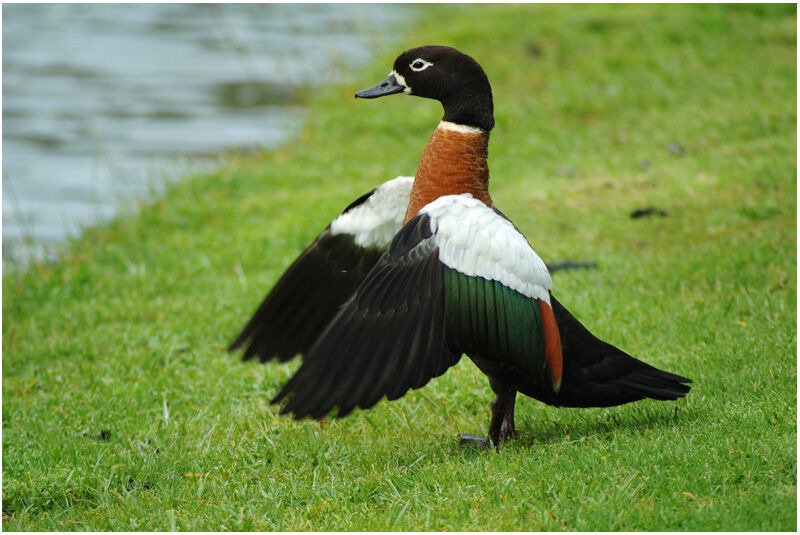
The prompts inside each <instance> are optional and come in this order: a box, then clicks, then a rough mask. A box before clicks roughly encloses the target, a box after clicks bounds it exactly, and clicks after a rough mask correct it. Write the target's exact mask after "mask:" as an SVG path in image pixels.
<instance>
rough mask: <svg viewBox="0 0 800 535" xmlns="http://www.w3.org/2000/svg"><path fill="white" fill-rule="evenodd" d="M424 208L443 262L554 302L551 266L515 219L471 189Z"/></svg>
mask: <svg viewBox="0 0 800 535" xmlns="http://www.w3.org/2000/svg"><path fill="white" fill-rule="evenodd" d="M420 213H421V214H427V215H428V216H429V217H430V225H431V231H432V232H433V233H434V238H433V239H434V240H435V242H436V244H437V246H438V247H439V260H440V261H441V262H442V263H443V264H445V265H446V266H448V267H450V268H452V269H455V270H457V271H459V272H461V273H463V274H465V275H469V276H478V277H483V278H485V279H489V280H495V281H498V282H501V283H503V284H505V285H506V286H508V287H509V288H511V289H512V290H516V291H518V292H520V293H522V294H523V295H526V296H528V297H535V298H537V299H541V300H542V301H544V302H546V303H547V304H548V305H549V304H550V289H551V288H552V286H553V281H552V279H551V278H550V273H549V272H548V271H547V266H545V264H544V262H543V261H542V259H541V258H539V255H537V254H536V252H535V251H534V250H533V248H532V247H531V246H530V244H529V243H528V241H527V240H526V239H525V237H524V236H523V235H522V234H520V232H519V231H518V230H517V229H516V228H514V225H513V224H511V222H510V221H508V220H507V219H505V218H503V217H502V216H500V215H499V214H498V213H497V212H495V211H494V210H492V209H491V208H489V207H488V206H486V205H485V204H483V203H482V202H481V201H479V200H477V199H475V198H474V197H472V195H470V194H469V193H463V194H461V195H447V196H444V197H439V198H438V199H436V200H435V201H433V202H432V203H430V204H428V205H426V206H425V207H424V208H422V210H420Z"/></svg>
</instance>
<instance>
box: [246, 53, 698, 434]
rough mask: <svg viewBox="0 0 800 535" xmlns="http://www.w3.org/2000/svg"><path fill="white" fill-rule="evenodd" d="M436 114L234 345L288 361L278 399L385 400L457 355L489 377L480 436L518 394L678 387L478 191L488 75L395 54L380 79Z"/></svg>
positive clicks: (562, 399)
mask: <svg viewBox="0 0 800 535" xmlns="http://www.w3.org/2000/svg"><path fill="white" fill-rule="evenodd" d="M399 92H404V93H410V94H413V95H418V96H423V97H427V98H435V99H437V100H439V101H440V102H442V104H443V106H444V109H445V115H444V118H443V120H442V121H441V122H440V123H439V125H438V126H437V128H436V129H435V130H434V133H433V135H432V136H431V138H430V139H429V141H428V144H427V146H426V148H425V151H424V152H423V155H422V157H421V159H420V163H419V166H418V168H417V172H416V174H415V177H414V178H413V179H411V178H410V177H398V178H396V179H394V180H391V181H389V182H386V183H384V184H382V185H381V186H379V187H378V188H376V189H375V190H373V191H372V192H370V193H369V194H366V195H364V196H362V197H360V198H359V199H358V200H357V201H355V202H354V203H353V204H351V205H350V206H349V207H348V208H347V209H346V210H345V211H344V212H343V213H342V215H340V216H339V217H337V218H336V219H335V220H334V221H333V222H332V223H331V225H330V226H329V227H328V228H327V229H325V231H323V233H322V234H320V236H319V237H318V238H317V239H316V240H315V241H314V243H312V245H311V246H309V248H308V249H307V250H306V251H305V252H304V253H303V254H302V255H301V256H300V257H299V258H298V259H297V260H296V261H295V263H294V264H293V265H292V266H291V267H290V268H289V270H288V271H287V272H286V274H284V276H283V277H282V278H281V280H280V281H278V283H277V284H276V286H275V288H273V290H272V291H271V292H270V294H269V295H268V296H267V298H266V299H265V301H264V302H263V303H262V305H261V306H260V307H259V309H258V310H257V311H256V314H255V315H254V316H253V318H252V319H251V320H250V322H249V323H248V325H247V326H246V327H245V329H244V330H243V331H242V333H241V334H240V335H239V337H238V338H237V339H236V341H234V343H233V344H232V346H231V348H232V349H235V348H237V347H239V346H241V345H244V344H248V345H249V347H248V349H247V351H246V352H245V358H251V357H253V356H256V355H258V356H259V357H260V359H261V360H262V361H267V360H270V359H271V358H277V359H278V360H281V361H283V360H288V359H290V358H292V357H293V356H294V355H295V354H302V355H303V363H302V365H301V366H300V368H299V369H298V371H297V373H296V374H295V375H294V377H292V379H291V380H290V381H289V382H288V383H287V384H286V385H285V386H284V388H283V389H282V390H281V391H280V392H279V393H278V395H277V396H276V397H275V399H274V400H273V401H275V402H279V401H282V400H284V399H286V400H287V401H286V403H285V405H284V407H283V412H284V413H292V414H294V416H295V417H298V418H299V417H304V416H311V417H314V418H321V417H324V416H325V415H326V414H328V413H329V412H331V411H332V410H334V409H335V408H336V409H338V410H337V413H336V414H337V415H338V416H344V415H346V414H348V413H350V412H351V411H352V410H353V409H354V408H356V407H360V408H362V409H367V408H369V407H371V406H373V405H374V404H375V403H377V402H378V401H379V400H380V399H381V398H382V397H384V396H386V397H387V398H388V399H390V400H392V399H396V398H399V397H400V396H402V395H403V394H405V393H406V392H407V391H408V390H409V389H411V388H420V387H421V386H423V385H425V384H426V383H427V382H428V381H429V380H430V379H431V378H433V377H436V376H438V375H441V374H442V373H444V372H445V371H446V370H447V369H448V368H449V367H450V366H452V365H454V364H455V363H456V362H458V360H459V359H460V357H461V355H462V354H466V355H468V356H469V357H470V359H471V360H472V361H473V362H474V363H475V364H476V365H477V366H478V368H480V370H481V371H482V372H483V373H485V374H486V375H487V376H488V378H489V383H490V386H491V388H492V389H493V391H494V392H495V394H496V395H497V398H496V399H495V401H494V402H493V403H492V421H491V423H490V428H489V438H490V439H491V440H492V441H493V442H494V443H499V442H502V441H503V440H505V439H507V438H510V437H513V436H515V429H514V403H515V396H516V393H517V392H521V393H523V394H525V395H527V396H530V397H533V398H536V399H538V400H540V401H543V402H545V403H548V404H550V405H556V406H570V407H589V406H610V405H618V404H622V403H627V402H630V401H635V400H638V399H642V398H647V397H649V398H654V399H662V400H667V399H676V398H679V397H683V396H684V395H685V394H686V393H687V392H688V391H689V386H687V385H686V384H685V383H688V382H689V380H688V379H686V378H684V377H681V376H679V375H675V374H671V373H669V372H664V371H661V370H658V369H656V368H654V367H652V366H649V365H648V364H645V363H643V362H641V361H639V360H637V359H634V358H633V357H630V356H629V355H627V354H626V353H624V352H623V351H621V350H619V349H617V348H615V347H614V346H612V345H610V344H607V343H605V342H603V341H601V340H599V339H597V338H596V337H594V336H593V335H592V334H591V333H589V331H588V330H587V329H586V328H585V327H583V325H581V324H580V322H578V320H577V319H575V317H574V316H573V315H572V314H570V312H569V311H568V310H567V309H566V308H564V307H563V306H562V305H561V304H560V303H559V302H558V301H557V300H556V299H555V298H554V297H553V296H552V294H551V289H552V280H551V278H550V274H549V272H548V270H547V267H546V266H545V264H544V262H542V260H541V259H540V258H539V256H538V255H537V254H536V253H535V252H534V250H533V248H532V247H531V246H530V244H529V243H528V241H527V240H526V239H525V237H524V236H523V235H522V234H521V233H520V232H519V230H518V229H517V228H516V227H515V226H514V225H513V224H512V223H511V222H510V221H509V220H508V218H506V217H505V215H503V214H502V213H501V212H500V211H499V210H497V209H496V208H495V207H494V206H493V204H492V200H491V197H490V195H489V190H488V182H489V168H488V164H487V154H488V141H489V131H490V130H491V129H492V127H493V126H494V118H493V115H492V114H493V103H492V96H491V88H490V86H489V82H488V80H487V79H486V75H485V74H484V72H483V70H482V69H481V67H480V66H479V65H478V64H477V63H476V62H475V61H474V60H473V59H472V58H470V57H469V56H466V55H464V54H462V53H460V52H458V51H456V50H455V49H452V48H448V47H420V48H417V49H412V50H409V51H407V52H405V53H403V54H402V55H401V56H400V57H398V59H397V60H396V61H395V65H394V70H393V71H392V73H391V74H390V75H389V77H387V79H386V80H384V81H383V82H382V83H381V84H379V85H377V86H375V87H373V88H370V89H366V90H364V91H361V92H359V93H357V96H361V97H363V98H376V97H379V96H384V95H389V94H394V93H399Z"/></svg>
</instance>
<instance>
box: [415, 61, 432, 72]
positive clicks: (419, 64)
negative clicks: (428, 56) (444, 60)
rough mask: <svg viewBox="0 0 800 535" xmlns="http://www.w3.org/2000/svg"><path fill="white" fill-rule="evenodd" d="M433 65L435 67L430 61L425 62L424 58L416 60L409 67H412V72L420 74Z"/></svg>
mask: <svg viewBox="0 0 800 535" xmlns="http://www.w3.org/2000/svg"><path fill="white" fill-rule="evenodd" d="M431 65H433V63H431V62H430V61H425V60H424V59H422V58H417V59H415V60H414V61H412V62H411V64H410V65H409V67H411V70H412V71H414V72H419V71H424V70H425V69H427V68H428V67H430V66H431Z"/></svg>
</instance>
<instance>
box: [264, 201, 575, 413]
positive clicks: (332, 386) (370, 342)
mask: <svg viewBox="0 0 800 535" xmlns="http://www.w3.org/2000/svg"><path fill="white" fill-rule="evenodd" d="M550 284H551V281H550V275H549V274H548V272H547V269H546V267H545V265H544V263H543V262H542V261H541V259H539V257H538V256H537V255H536V253H535V252H533V249H531V247H530V245H528V243H527V241H525V238H524V237H522V235H521V234H519V232H518V231H517V230H516V229H514V227H513V225H512V224H511V223H510V222H508V221H507V220H506V219H505V218H503V217H502V216H501V215H499V214H497V213H496V212H495V211H493V210H492V209H491V208H488V207H486V206H485V205H484V204H483V203H481V202H480V201H477V200H475V199H473V198H472V197H471V196H469V195H468V194H467V195H453V196H446V197H441V198H440V199H437V200H436V201H434V202H433V203H431V204H429V205H428V206H426V207H425V208H423V209H422V210H421V211H420V213H419V214H418V215H417V216H415V217H414V218H413V219H411V221H409V222H408V223H407V224H406V225H405V226H404V227H403V229H402V230H401V231H400V232H399V233H398V234H397V236H395V238H394V240H393V242H392V245H391V247H390V249H389V251H388V252H387V253H384V255H383V256H382V257H381V259H380V260H379V261H378V263H377V264H376V265H375V267H374V268H373V269H372V271H371V272H370V273H369V275H367V277H366V279H365V280H364V282H363V283H362V284H361V286H360V287H359V288H358V290H357V291H356V293H355V294H354V295H353V296H352V297H351V298H350V299H349V300H348V301H347V303H346V304H345V305H344V306H343V308H342V310H341V311H340V312H339V313H338V314H337V315H336V316H335V317H334V319H333V320H332V321H331V323H330V324H329V325H328V326H327V328H326V329H325V331H324V332H323V333H322V334H321V335H320V337H319V339H318V340H317V341H316V342H315V343H314V345H313V347H311V349H310V350H309V352H308V354H307V355H306V357H305V359H304V361H303V364H302V365H301V366H300V368H299V369H298V371H297V373H296V374H295V375H294V377H292V379H291V380H290V381H289V382H288V383H287V384H286V385H285V386H284V388H283V389H282V390H281V391H280V392H279V393H278V395H277V396H276V397H275V399H273V402H279V401H281V400H283V399H288V401H287V402H286V404H285V406H284V407H283V410H282V412H283V413H292V414H294V416H295V417H297V418H301V417H304V416H311V417H313V418H321V417H323V416H325V415H326V414H327V413H328V412H330V411H331V410H333V408H334V407H338V412H337V416H344V415H346V414H348V413H349V412H350V411H352V410H353V409H354V408H355V407H360V408H362V409H366V408H369V407H371V406H373V405H374V404H375V403H377V402H378V401H379V400H380V399H381V398H382V397H383V396H386V397H387V398H388V399H390V400H391V399H396V398H398V397H400V396H402V395H403V394H405V393H406V392H407V391H408V390H409V389H411V388H419V387H421V386H423V385H425V384H426V383H427V382H428V381H429V380H430V379H431V378H433V377H436V376H438V375H441V374H442V373H444V372H445V371H446V370H447V369H448V368H449V367H450V366H452V365H454V364H455V363H456V362H458V360H459V358H460V357H461V354H462V352H465V351H466V352H468V353H470V354H473V353H476V354H480V355H481V356H483V357H485V358H488V359H493V360H495V361H497V362H499V363H501V364H502V365H504V366H507V367H509V368H511V369H518V370H519V373H522V374H525V375H526V376H531V377H533V378H534V379H536V380H541V382H544V380H545V379H547V380H549V381H551V383H550V384H551V388H557V381H556V377H555V376H556V374H555V371H554V370H555V364H557V365H558V379H559V380H560V369H561V361H560V359H561V353H560V342H559V341H558V331H557V329H556V330H555V331H554V336H555V341H554V342H553V344H555V345H553V344H548V333H551V335H552V334H553V331H552V329H548V326H547V322H548V320H549V319H550V318H551V317H552V311H550V313H549V315H548V314H546V313H543V310H544V308H543V306H542V304H544V305H545V306H546V310H548V311H549V310H550V308H549V302H550V301H549V290H550ZM553 327H554V324H553ZM551 341H552V340H551ZM556 346H557V347H556ZM548 348H550V349H551V350H552V351H550V353H553V351H555V350H556V349H557V355H556V354H555V353H553V354H552V355H549V354H548ZM551 357H552V361H551ZM556 358H557V362H556V360H555V359H556ZM548 370H549V371H548Z"/></svg>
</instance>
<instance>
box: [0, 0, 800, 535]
mask: <svg viewBox="0 0 800 535" xmlns="http://www.w3.org/2000/svg"><path fill="white" fill-rule="evenodd" d="M434 43H437V44H439V43H441V44H450V45H453V46H456V47H457V48H460V49H462V50H463V51H465V52H467V53H469V54H470V55H472V56H474V57H475V58H476V59H477V60H478V61H479V62H480V63H481V64H482V65H483V66H484V68H485V70H486V72H487V74H488V76H489V79H490V81H491V82H492V85H493V90H494V97H495V114H496V120H497V126H496V128H495V130H494V131H493V134H492V141H491V144H490V156H489V158H490V161H489V164H490V168H491V175H492V186H491V191H492V195H493V198H494V200H495V203H496V204H497V206H498V207H499V208H500V209H502V210H503V211H504V212H505V213H506V214H508V215H509V217H511V219H512V220H514V221H515V223H516V224H517V225H518V226H519V228H520V229H521V230H522V231H523V232H524V233H525V234H526V235H527V236H528V238H529V240H530V242H531V243H532V244H533V245H534V247H535V249H536V250H537V252H538V253H539V255H540V256H542V258H544V259H545V260H546V261H548V262H554V261H563V260H575V261H594V262H597V264H598V267H597V269H592V270H581V271H570V272H557V273H555V274H554V276H553V279H554V290H553V293H554V294H555V295H556V296H557V297H558V298H559V300H560V301H561V302H562V303H564V304H565V305H566V306H567V307H568V308H570V309H571V310H572V312H573V313H574V314H575V315H576V316H577V317H578V318H579V319H581V320H582V321H583V322H584V323H585V324H586V325H587V326H588V327H589V328H590V329H591V330H592V331H593V332H594V333H595V334H597V335H598V336H600V337H601V338H603V339H605V340H608V341H609V342H611V343H613V344H615V345H617V346H620V347H622V348H623V349H625V350H626V351H627V352H629V353H630V354H632V355H634V356H637V357H638V358H641V359H642V360H645V361H647V362H649V363H652V364H654V365H656V366H658V367H660V368H664V369H667V370H669V371H673V372H675V373H679V374H681V375H685V376H688V377H690V378H692V379H693V381H694V384H693V387H694V388H693V390H692V391H691V393H690V394H689V395H688V397H687V398H685V399H683V400H679V401H677V402H667V403H665V402H657V401H651V400H647V401H642V402H638V403H634V404H630V405H626V406H622V407H614V408H607V409H556V408H553V407H548V406H545V405H543V404H541V403H538V402H536V401H534V400H532V399H529V398H521V399H519V401H518V403H517V414H516V419H517V428H518V431H519V438H518V440H516V441H513V442H511V443H508V444H506V445H504V446H502V447H501V448H500V449H499V451H480V450H477V449H468V450H465V451H461V450H460V449H459V447H458V440H457V434H458V433H459V432H468V433H483V432H485V431H486V427H487V425H488V417H489V415H488V405H489V402H490V401H491V399H492V397H493V396H492V394H491V390H490V389H489V387H488V383H487V381H486V379H485V378H484V377H483V376H482V374H481V373H480V372H479V371H478V370H477V369H476V368H475V367H474V366H473V365H472V364H471V363H470V362H469V361H468V359H463V360H462V362H461V363H460V364H459V365H457V366H456V367H455V368H453V369H451V370H450V371H448V372H447V373H446V374H445V375H444V376H442V377H440V378H438V379H435V380H433V381H431V382H430V383H429V384H428V385H427V386H425V387H424V388H423V389H420V390H417V391H413V392H411V393H409V394H407V395H406V396H405V397H404V398H402V399H400V400H399V401H395V402H391V403H390V402H387V401H385V400H384V401H382V402H380V403H379V404H378V405H377V406H376V407H375V408H373V409H372V410H369V411H356V412H355V413H353V414H352V415H351V416H349V417H347V418H345V419H342V420H325V421H322V422H313V421H301V422H295V421H293V420H291V419H289V418H285V417H279V416H278V409H277V407H274V406H271V405H269V403H268V401H269V399H270V398H271V396H272V395H274V393H275V392H276V391H277V389H278V387H279V386H280V385H281V384H283V383H284V382H285V381H286V380H287V379H288V377H289V376H290V375H291V373H292V371H293V370H294V369H295V367H296V365H297V363H296V362H295V363H289V364H284V365H276V364H271V365H268V366H261V365H258V364H254V363H242V362H240V360H239V357H238V356H237V355H230V354H228V353H226V352H225V347H226V345H227V344H228V343H229V342H230V341H231V339H232V338H233V337H234V336H235V335H236V334H237V332H238V330H239V328H240V327H242V325H243V323H244V322H245V321H246V320H247V319H248V317H249V314H250V313H251V312H252V311H253V309H254V308H255V306H256V305H257V304H258V303H259V302H260V300H261V298H262V297H263V295H264V294H265V293H266V291H267V290H268V289H269V288H270V287H271V285H272V284H273V283H274V282H275V281H276V280H277V278H278V277H279V276H280V274H281V273H282V272H283V270H284V269H285V268H286V267H287V266H288V265H289V263H290V262H291V261H292V260H293V259H294V258H295V257H296V256H297V254H298V253H299V252H300V251H301V250H302V249H303V248H304V247H305V245H307V244H308V243H309V242H310V240H312V239H313V238H314V236H316V234H317V233H318V232H319V231H320V230H321V229H322V228H324V227H325V225H326V224H327V223H328V222H329V221H330V220H331V218H332V217H334V216H335V215H336V214H337V213H338V212H340V211H341V210H342V209H343V208H344V207H345V206H346V205H347V204H348V203H349V202H350V201H351V200H352V199H354V198H355V197H356V196H358V195H360V194H361V193H363V192H365V191H368V190H369V189H371V188H372V187H374V186H375V185H376V184H378V183H379V182H382V181H384V180H387V179H389V178H393V177H394V176H397V175H398V174H411V173H413V172H414V169H415V166H416V163H417V161H418V159H419V156H420V154H421V152H422V149H423V147H424V145H425V142H426V140H427V137H428V135H429V134H430V132H431V131H432V129H433V127H434V126H435V124H436V123H437V122H438V120H439V119H440V116H441V111H440V107H439V104H438V103H436V102H432V101H425V100H423V99H411V98H408V97H404V96H394V97H388V98H385V99H381V100H378V101H361V100H359V101H356V100H354V99H353V92H354V90H356V89H360V88H362V87H367V86H370V85H373V84H374V83H377V82H378V81H380V80H382V79H383V77H384V76H385V75H386V73H387V72H388V71H389V70H390V66H391V63H392V61H393V59H394V57H395V56H396V55H397V54H398V53H399V52H401V51H402V50H404V49H405V48H410V47H412V46H417V45H420V44H434ZM375 54H376V57H375V61H374V63H373V64H372V65H371V66H370V67H368V68H366V69H364V70H363V71H362V72H358V73H348V75H347V80H348V81H347V83H344V82H342V83H340V84H338V85H335V86H328V87H320V88H316V89H314V90H313V91H312V90H307V91H306V92H305V95H304V99H305V101H306V104H307V106H308V109H309V112H308V115H307V117H308V119H307V122H306V125H305V128H304V129H303V131H302V133H301V134H300V136H299V137H298V138H297V139H295V140H292V142H291V143H290V144H288V145H287V146H286V147H284V148H282V149H280V150H275V151H270V152H264V153H260V154H256V155H248V156H241V157H237V156H234V155H232V156H230V157H229V158H228V160H227V163H226V164H225V165H224V166H223V167H222V169H220V170H219V171H218V172H215V173H214V174H211V175H203V176H195V177H190V178H188V179H187V180H185V181H183V182H181V183H180V184H177V185H175V186H174V187H172V188H171V189H170V190H169V191H168V193H167V194H166V195H165V196H164V197H163V198H161V199H160V200H158V201H155V202H153V203H151V204H148V205H147V206H143V207H142V208H141V210H140V211H139V213H138V214H136V215H131V216H126V217H122V218H119V219H118V220H116V221H114V222H112V223H110V224H107V225H103V226H99V227H96V228H91V229H89V230H87V231H86V233H85V234H84V236H83V237H82V238H81V239H79V240H76V241H74V242H73V243H70V244H69V246H68V248H67V249H66V250H65V251H64V253H63V255H62V258H61V260H60V261H59V262H56V263H46V264H38V265H34V266H33V267H32V268H31V269H29V270H27V271H25V272H14V271H12V272H10V273H7V274H5V275H4V277H3V339H2V349H3V394H2V395H3V529H5V530H84V529H91V530H170V529H179V530H786V531H794V530H796V528H797V524H796V519H797V501H796V499H797V464H796V459H797V432H796V431H797V359H796V357H797V355H796V347H797V330H796V321H797V317H796V297H797V276H796V273H797V265H796V258H797V250H796V242H797V229H796V217H797V204H796V188H797V182H796V180H797V167H796V166H797V161H796V146H797V135H796V131H797V130H796V128H797V108H796V95H797V87H796V75H797V74H796V60H797V58H796V7H795V6H794V5H783V6H781V5H771V6H744V5H736V6H721V5H713V6H703V5H688V6H686V5H667V6H664V5H648V6H601V5H592V6H555V5H548V6H523V5H508V6H502V5H492V6H478V5H470V6H457V5H450V6H420V7H418V8H417V11H416V17H415V21H414V22H413V23H408V24H407V25H406V27H405V31H404V32H403V33H402V34H400V35H396V36H393V37H392V38H391V39H390V40H389V41H387V42H385V43H376V45H375ZM344 67H346V62H343V68H344ZM641 208H654V209H656V210H661V211H663V212H664V213H665V216H663V217H662V216H660V215H658V214H657V213H656V214H653V215H651V216H649V217H642V218H637V219H633V218H631V217H630V215H631V213H632V212H633V211H635V210H637V209H641Z"/></svg>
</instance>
